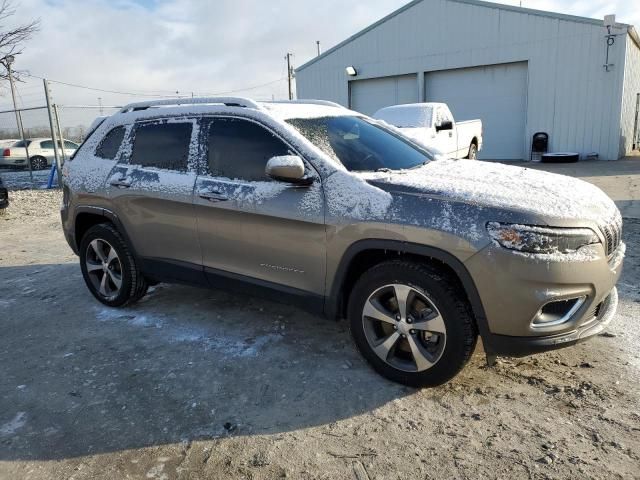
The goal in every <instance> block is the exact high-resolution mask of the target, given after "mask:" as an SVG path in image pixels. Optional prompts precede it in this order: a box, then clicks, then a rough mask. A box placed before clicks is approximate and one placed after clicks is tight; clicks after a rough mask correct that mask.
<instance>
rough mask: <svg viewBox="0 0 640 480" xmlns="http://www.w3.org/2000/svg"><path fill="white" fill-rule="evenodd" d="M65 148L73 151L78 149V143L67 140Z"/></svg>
mask: <svg viewBox="0 0 640 480" xmlns="http://www.w3.org/2000/svg"><path fill="white" fill-rule="evenodd" d="M64 148H73V149H76V148H78V144H77V143H73V142H70V141H69V140H65V141H64Z"/></svg>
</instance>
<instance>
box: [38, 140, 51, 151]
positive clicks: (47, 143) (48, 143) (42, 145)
mask: <svg viewBox="0 0 640 480" xmlns="http://www.w3.org/2000/svg"><path fill="white" fill-rule="evenodd" d="M40 148H51V149H53V140H44V141H42V142H40Z"/></svg>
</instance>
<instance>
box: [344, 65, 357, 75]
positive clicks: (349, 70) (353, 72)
mask: <svg viewBox="0 0 640 480" xmlns="http://www.w3.org/2000/svg"><path fill="white" fill-rule="evenodd" d="M345 71H346V72H347V75H349V76H350V77H355V76H356V75H358V71H357V70H356V68H355V67H347V68H345Z"/></svg>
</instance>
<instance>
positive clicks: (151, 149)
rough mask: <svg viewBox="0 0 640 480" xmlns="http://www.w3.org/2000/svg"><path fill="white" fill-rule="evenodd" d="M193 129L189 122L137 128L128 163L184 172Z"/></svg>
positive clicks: (149, 124)
mask: <svg viewBox="0 0 640 480" xmlns="http://www.w3.org/2000/svg"><path fill="white" fill-rule="evenodd" d="M192 128H193V124H192V123H191V122H188V123H187V122H185V123H143V124H138V125H136V127H135V131H134V139H133V151H132V153H131V160H130V161H129V163H130V164H132V165H141V166H142V167H155V168H162V169H165V170H176V171H180V172H186V171H187V165H188V160H189V144H190V142H191V130H192Z"/></svg>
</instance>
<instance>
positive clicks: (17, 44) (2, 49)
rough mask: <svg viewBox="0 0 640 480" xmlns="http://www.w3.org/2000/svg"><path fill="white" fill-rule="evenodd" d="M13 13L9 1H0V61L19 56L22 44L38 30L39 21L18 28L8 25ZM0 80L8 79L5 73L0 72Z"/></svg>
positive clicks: (14, 11)
mask: <svg viewBox="0 0 640 480" xmlns="http://www.w3.org/2000/svg"><path fill="white" fill-rule="evenodd" d="M15 13H16V10H15V8H14V7H13V3H12V2H11V0H0V60H1V59H3V58H5V57H6V56H7V55H18V54H20V53H21V52H22V47H23V45H24V43H25V42H26V41H27V40H29V39H30V38H31V37H32V36H33V34H34V33H35V32H37V31H38V29H39V28H40V21H39V20H34V21H32V22H30V23H25V24H23V25H18V26H12V25H10V22H9V19H10V18H11V17H13V16H14V15H15ZM7 25H9V26H7ZM15 76H16V75H14V77H15ZM0 78H8V75H7V72H6V71H3V72H0Z"/></svg>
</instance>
